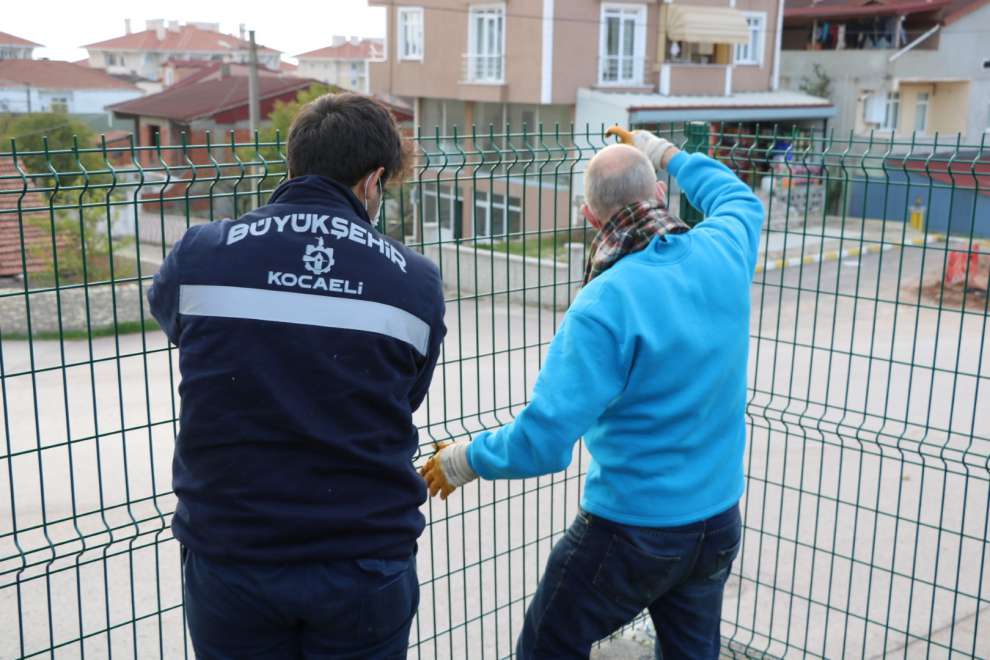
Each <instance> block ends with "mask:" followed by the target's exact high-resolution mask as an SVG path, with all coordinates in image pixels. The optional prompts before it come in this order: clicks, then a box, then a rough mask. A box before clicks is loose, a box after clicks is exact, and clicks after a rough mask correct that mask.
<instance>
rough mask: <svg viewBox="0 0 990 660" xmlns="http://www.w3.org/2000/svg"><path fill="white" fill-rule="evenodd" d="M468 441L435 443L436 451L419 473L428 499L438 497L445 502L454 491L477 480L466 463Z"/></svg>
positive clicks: (476, 476)
mask: <svg viewBox="0 0 990 660" xmlns="http://www.w3.org/2000/svg"><path fill="white" fill-rule="evenodd" d="M470 444H471V443H470V441H468V440H459V441H457V442H452V443H439V442H438V443H435V444H434V447H436V449H437V451H436V453H435V454H433V456H431V457H430V460H428V461H426V465H424V466H423V467H422V469H420V471H419V473H420V475H422V477H423V480H424V481H426V488H427V489H428V490H429V492H430V497H435V496H436V495H438V494H439V495H440V499H442V500H445V499H447V497H448V496H449V495H450V494H451V493H453V492H454V491H455V490H457V489H458V488H460V487H461V486H463V485H464V484H466V483H470V482H472V481H474V480H475V479H477V478H478V474H477V473H476V472H475V471H474V470H472V469H471V464H470V463H469V462H468V455H467V450H468V446H470Z"/></svg>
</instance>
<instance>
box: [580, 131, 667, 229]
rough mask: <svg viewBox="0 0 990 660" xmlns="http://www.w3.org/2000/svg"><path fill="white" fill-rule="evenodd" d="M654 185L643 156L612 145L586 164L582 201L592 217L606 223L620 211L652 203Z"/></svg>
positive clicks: (635, 151) (649, 168) (627, 148)
mask: <svg viewBox="0 0 990 660" xmlns="http://www.w3.org/2000/svg"><path fill="white" fill-rule="evenodd" d="M656 184H657V177H656V172H654V171H653V166H652V165H651V164H650V161H649V160H648V159H647V158H646V156H644V155H643V154H642V153H641V152H640V151H639V150H637V149H634V148H632V147H627V146H625V145H612V146H609V147H607V148H605V149H603V150H602V151H601V152H600V153H599V154H598V155H597V156H595V157H594V158H593V159H592V160H591V163H589V164H588V169H587V171H586V173H585V177H584V197H585V201H586V202H587V204H588V206H589V207H590V208H591V211H592V212H593V213H594V214H595V216H597V217H598V219H599V220H601V221H602V222H608V221H609V220H610V219H611V217H612V215H614V214H615V213H617V212H618V211H619V209H621V208H622V207H624V206H628V205H629V204H635V203H637V202H643V201H647V200H651V199H653V198H654V197H655V195H656Z"/></svg>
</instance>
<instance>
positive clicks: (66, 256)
mask: <svg viewBox="0 0 990 660" xmlns="http://www.w3.org/2000/svg"><path fill="white" fill-rule="evenodd" d="M0 139H2V140H3V142H2V145H3V146H2V147H0V151H3V152H6V151H9V150H11V149H12V147H16V150H17V162H18V164H19V165H20V167H21V169H22V170H23V171H24V173H25V175H26V177H27V185H28V188H29V189H31V190H36V191H38V192H40V193H42V194H43V195H44V196H45V198H46V199H45V201H46V202H50V203H51V204H52V206H53V207H54V209H55V211H54V214H53V217H52V216H49V217H44V216H43V215H41V217H32V218H30V219H29V221H30V222H32V223H33V224H35V225H36V226H38V227H39V228H40V229H41V230H42V231H43V232H44V233H46V234H48V235H49V239H48V240H46V241H45V242H44V247H38V248H37V250H38V257H39V259H41V260H42V261H43V262H46V263H47V264H48V273H39V274H38V275H36V276H34V281H35V282H36V283H44V282H45V281H46V280H53V278H54V271H55V258H54V255H52V254H51V247H50V246H51V242H50V241H51V232H52V231H53V230H54V232H55V235H56V238H55V244H56V248H57V250H58V271H59V272H58V275H59V279H60V281H61V282H62V283H70V282H79V281H81V280H82V275H83V271H84V267H83V266H84V264H83V254H85V255H86V259H85V262H86V263H85V270H86V274H87V276H88V279H89V280H90V281H93V280H94V279H103V278H105V277H107V275H108V273H109V256H110V244H109V236H110V226H109V224H110V222H109V218H108V214H107V212H106V209H105V208H104V206H103V205H104V203H106V202H107V197H108V195H110V192H109V191H110V188H111V186H110V182H111V177H110V175H109V174H108V173H107V172H106V160H105V158H104V155H103V154H101V153H100V152H99V151H93V150H92V147H94V146H96V145H97V136H96V133H95V132H94V131H93V130H92V129H91V128H90V127H89V126H88V125H87V124H86V123H84V122H82V121H80V120H79V119H76V118H75V117H72V116H71V115H68V114H66V113H64V112H36V113H28V114H24V115H16V116H12V117H10V118H7V119H6V120H5V121H3V122H0ZM35 215H37V214H35Z"/></svg>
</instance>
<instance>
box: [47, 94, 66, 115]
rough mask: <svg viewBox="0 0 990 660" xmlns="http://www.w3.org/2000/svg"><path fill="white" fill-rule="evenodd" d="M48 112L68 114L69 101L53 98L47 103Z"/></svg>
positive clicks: (59, 97) (58, 97)
mask: <svg viewBox="0 0 990 660" xmlns="http://www.w3.org/2000/svg"><path fill="white" fill-rule="evenodd" d="M48 110H49V112H68V111H69V99H67V98H65V97H64V96H55V97H52V99H51V100H50V101H49V102H48Z"/></svg>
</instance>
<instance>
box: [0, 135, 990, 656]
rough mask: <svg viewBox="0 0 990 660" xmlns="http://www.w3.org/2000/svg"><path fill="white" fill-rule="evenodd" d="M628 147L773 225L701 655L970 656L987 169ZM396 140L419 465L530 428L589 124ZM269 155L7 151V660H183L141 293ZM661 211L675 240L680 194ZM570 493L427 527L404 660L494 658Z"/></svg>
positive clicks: (977, 630) (987, 650) (536, 483)
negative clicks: (717, 615)
mask: <svg viewBox="0 0 990 660" xmlns="http://www.w3.org/2000/svg"><path fill="white" fill-rule="evenodd" d="M651 128H654V129H655V130H660V131H662V132H664V133H665V134H667V135H668V136H670V137H672V138H673V139H675V140H677V141H680V142H681V143H682V144H685V145H689V146H690V148H691V149H692V150H698V151H705V152H707V153H709V154H710V155H712V156H714V157H717V158H719V159H721V160H722V161H723V162H725V163H726V164H727V165H729V166H730V167H731V168H733V169H734V170H735V171H736V172H737V173H738V174H739V175H740V177H742V178H743V179H744V180H745V181H747V182H748V183H749V184H750V185H751V186H752V187H753V188H754V190H756V191H757V192H758V194H759V195H761V197H762V198H763V199H764V201H765V207H766V209H767V219H766V224H765V227H764V233H763V236H762V239H761V241H762V247H761V252H760V258H759V264H758V267H757V275H756V279H755V281H754V284H753V287H752V316H751V353H750V389H749V399H748V408H747V421H748V425H749V440H748V447H747V459H746V460H747V464H746V472H747V493H746V496H745V498H744V501H743V503H742V508H743V516H744V523H745V531H744V543H743V549H742V553H741V555H740V557H739V559H738V560H737V561H736V563H735V566H734V568H733V574H732V577H731V579H730V581H729V584H728V587H727V590H726V597H725V605H724V610H723V619H724V621H723V629H722V633H723V641H724V648H725V651H726V652H727V653H729V654H733V655H744V656H762V655H769V656H787V657H790V656H812V657H886V656H891V657H921V656H926V657H927V656H934V657H948V656H982V657H986V656H988V655H990V641H988V640H990V572H988V571H986V570H985V567H986V565H987V531H988V524H990V518H988V515H990V514H988V510H990V394H988V392H987V389H988V386H990V382H988V380H990V356H988V354H987V351H985V344H986V337H987V334H988V327H987V319H988V302H987V287H988V283H990V250H988V249H987V247H986V245H987V244H988V243H990V149H987V148H986V146H985V145H982V144H981V145H963V144H961V143H960V142H959V141H958V139H956V138H952V139H948V140H946V139H944V138H938V137H936V138H935V139H934V140H932V139H928V140H925V141H924V142H922V141H921V140H919V139H915V138H903V139H895V138H893V137H892V136H883V137H879V136H866V137H855V136H849V137H845V138H837V137H835V136H832V135H822V134H820V133H814V132H807V131H806V132H798V131H781V130H779V129H777V128H775V127H760V126H754V125H745V126H743V125H740V126H735V127H730V126H725V125H722V126H714V127H712V126H694V127H688V128H687V129H686V128H685V127H682V126H661V127H651ZM414 139H415V143H416V145H417V158H416V164H415V168H414V171H413V173H412V175H411V177H410V178H409V180H407V181H406V182H404V183H403V184H402V185H401V186H397V187H396V188H395V189H393V190H391V191H389V197H388V200H387V202H386V204H385V207H384V211H383V213H382V215H381V217H380V220H379V222H380V225H381V228H382V229H383V230H385V231H386V232H387V233H388V234H389V235H390V236H392V237H393V238H396V239H398V240H402V241H405V242H407V243H408V244H409V245H411V246H413V247H414V248H415V249H418V250H421V251H422V252H424V253H425V254H427V255H428V256H429V257H430V258H432V259H433V260H434V261H436V262H437V263H438V264H439V265H440V267H441V270H442V273H443V278H444V282H445V286H446V297H447V310H448V311H447V325H448V327H449V332H448V335H447V339H446V343H445V345H444V349H443V355H442V357H441V361H440V365H439V367H438V369H437V374H436V377H435V379H434V382H433V385H432V387H431V390H430V394H429V397H428V399H427V402H426V404H425V405H424V406H423V408H422V409H421V410H420V411H419V412H418V413H417V416H416V421H417V424H418V425H419V426H420V441H421V445H422V448H423V452H422V453H424V454H425V453H428V452H429V447H430V445H431V444H432V442H433V441H434V440H444V439H449V438H460V437H464V436H467V435H470V434H473V433H476V432H478V431H480V430H482V429H486V428H492V427H494V426H497V425H499V424H503V423H505V422H506V421H508V420H510V419H511V418H512V416H513V415H514V414H515V413H517V412H518V411H519V410H520V408H521V407H522V406H523V405H524V404H525V402H526V400H527V396H528V394H529V390H530V387H531V385H532V383H533V381H534V379H535V376H536V374H537V372H538V370H539V367H540V364H541V359H542V356H543V355H544V351H545V349H546V347H547V345H548V343H549V341H550V339H551V337H552V336H553V333H554V330H555V328H556V327H557V325H558V324H559V322H560V320H561V318H562V315H563V313H564V311H565V310H566V308H567V305H568V304H569V302H570V301H571V300H572V299H573V297H574V296H575V295H577V293H578V291H579V287H580V281H581V274H582V269H583V265H584V257H585V248H586V246H587V245H588V243H589V242H590V240H591V238H592V237H593V236H592V234H591V231H590V230H589V229H588V228H587V227H586V226H585V224H584V222H583V220H581V216H580V214H579V213H578V207H579V205H580V203H581V201H582V191H583V171H584V167H585V165H586V163H587V161H588V159H589V158H590V157H591V156H592V155H593V154H594V153H595V152H596V151H598V150H600V149H601V148H602V147H604V146H605V144H606V142H605V140H604V138H603V137H602V131H601V128H600V127H582V128H581V129H580V130H575V129H574V128H572V127H567V128H564V127H554V128H552V129H551V128H543V127H541V128H539V129H537V130H527V129H526V128H525V127H522V128H520V129H519V130H513V129H512V127H505V128H504V130H496V129H494V128H490V129H487V130H480V129H472V130H470V131H467V132H466V133H465V132H461V133H458V132H456V131H453V132H451V133H450V134H441V133H440V131H434V132H433V133H431V134H424V135H418V136H417V137H415V138H414ZM283 146H284V145H283V144H281V143H280V142H279V141H278V139H277V138H276V140H275V141H274V142H262V141H260V140H255V141H254V142H253V143H237V142H234V141H233V138H231V139H230V140H228V141H223V140H219V141H216V142H211V141H210V138H209V136H207V139H206V141H205V142H203V143H197V144H186V143H185V141H184V140H183V141H182V142H180V143H179V144H176V145H156V146H141V145H138V144H135V143H134V141H133V138H132V139H129V140H127V141H124V142H123V143H121V142H117V143H114V144H112V145H111V144H107V143H106V141H105V140H104V141H101V142H100V143H99V144H96V145H92V144H78V143H76V144H71V145H65V144H59V145H49V144H47V143H43V147H42V149H40V150H34V151H31V152H23V153H22V152H19V151H18V148H17V145H16V143H14V144H11V145H10V150H9V151H8V152H4V153H0V277H2V278H3V281H2V283H0V285H2V288H0V376H2V377H0V400H2V420H3V443H2V444H0V621H2V622H3V623H2V625H0V657H2V658H8V657H77V656H90V657H110V656H116V657H141V658H146V657H163V658H174V657H185V656H188V655H190V654H191V649H190V646H189V643H188V638H187V636H186V632H185V627H184V623H183V609H182V589H181V576H180V571H179V553H178V547H177V544H176V542H175V541H174V539H173V538H172V536H171V533H170V530H169V524H170V520H171V517H172V514H173V512H174V507H175V498H174V496H173V494H172V493H171V491H170V483H171V472H170V461H171V452H172V443H173V442H174V438H175V433H176V430H177V428H176V426H177V421H176V420H177V413H178V398H177V395H176V388H177V385H178V380H179V375H178V370H177V361H176V352H175V349H174V348H173V347H171V346H169V345H168V343H167V342H166V340H165V338H164V336H163V335H162V334H161V333H160V332H159V331H158V330H157V327H156V326H154V325H153V323H149V318H150V317H149V312H148V307H147V302H146V300H145V296H144V291H145V290H146V287H147V286H148V284H149V283H150V278H151V276H152V275H153V274H154V272H155V271H156V269H157V265H158V264H159V263H160V262H161V260H162V259H163V258H164V256H165V255H166V254H167V252H168V250H169V248H170V246H171V245H172V244H173V243H174V242H175V240H177V239H178V238H179V237H180V236H181V234H182V233H183V231H184V230H185V229H186V228H187V227H188V226H189V225H191V224H194V223H200V222H210V221H213V220H217V219H221V218H225V217H235V216H237V215H238V214H239V213H242V212H244V211H245V210H247V209H249V208H253V207H255V206H260V205H262V204H264V203H265V200H266V198H267V196H268V195H269V193H270V192H271V191H272V190H273V189H274V187H275V186H276V185H277V184H278V183H279V182H280V181H281V180H283V179H284V177H285V176H286V168H285V159H284V150H283ZM668 205H669V206H670V207H671V208H673V209H675V210H677V211H679V212H680V213H681V215H682V216H684V217H685V218H691V219H692V221H697V220H698V219H699V214H698V213H697V211H695V210H694V209H692V208H691V207H690V204H689V203H688V202H687V200H686V199H682V198H681V196H680V194H679V191H678V190H677V186H676V182H670V192H669V199H668ZM981 243H983V245H982V246H981ZM656 304H658V305H662V304H664V302H663V301H662V300H658V301H656ZM421 460H422V458H419V459H417V461H421ZM586 465H587V456H586V454H585V453H584V451H583V449H581V448H580V447H579V448H578V449H577V450H576V453H575V458H574V461H573V462H572V464H571V466H570V467H569V468H568V469H567V471H566V472H564V473H561V474H557V475H553V476H548V477H543V478H540V479H531V480H526V481H515V482H494V483H492V482H482V483H478V484H473V485H471V486H469V487H467V488H466V489H464V492H463V493H462V494H461V495H459V496H455V497H454V498H452V499H451V500H449V501H448V502H446V503H440V502H429V503H428V504H426V505H425V513H426V515H427V520H428V526H427V529H426V532H425V533H424V535H423V537H422V539H421V541H420V545H419V555H418V562H419V573H420V579H421V584H422V604H421V607H420V610H419V615H418V617H417V620H416V623H415V624H414V626H413V633H412V640H411V644H412V646H411V649H410V656H411V657H417V658H434V657H449V658H464V657H467V658H504V657H509V656H510V655H511V654H512V649H513V646H514V640H515V636H516V635H517V634H518V632H519V629H520V626H521V622H522V615H523V612H524V610H525V606H526V604H527V602H528V598H529V597H530V596H531V595H532V594H533V592H534V590H535V588H536V584H537V581H538V579H539V576H540V572H541V570H542V567H543V565H544V563H545V560H546V557H547V555H548V553H549V551H550V548H551V547H552V545H553V543H554V542H555V541H556V540H557V539H558V538H559V537H560V535H561V534H562V533H563V531H564V530H565V528H566V526H567V525H568V523H569V522H570V519H571V518H572V517H573V516H574V515H575V513H576V512H577V502H578V498H579V494H580V490H581V486H582V483H581V482H582V478H583V475H584V472H585V467H586ZM259 524H263V521H259ZM643 625H644V624H643V622H642V621H640V622H637V623H635V624H633V628H637V627H642V626H643Z"/></svg>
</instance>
